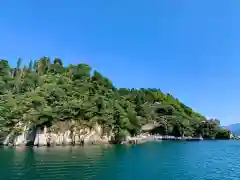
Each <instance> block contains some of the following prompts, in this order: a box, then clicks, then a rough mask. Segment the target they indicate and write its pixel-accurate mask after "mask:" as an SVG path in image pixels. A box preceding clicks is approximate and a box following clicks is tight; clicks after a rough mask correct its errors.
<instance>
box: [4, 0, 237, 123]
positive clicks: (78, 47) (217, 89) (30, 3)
mask: <svg viewBox="0 0 240 180" xmlns="http://www.w3.org/2000/svg"><path fill="white" fill-rule="evenodd" d="M0 9H1V11H0V12H1V15H0V58H5V59H8V60H9V62H10V64H11V65H15V64H16V60H17V57H19V56H20V57H22V58H23V60H24V61H25V62H27V61H28V60H30V59H37V58H39V57H41V56H50V57H60V58H62V59H63V60H64V63H65V64H69V63H80V62H84V63H88V64H89V65H91V66H92V67H93V68H94V69H97V70H98V71H100V72H101V73H102V74H103V75H105V76H107V77H109V78H110V79H111V80H112V81H113V83H114V84H115V86H117V87H134V88H140V87H151V88H153V87H155V88H160V89H162V91H164V92H169V93H172V94H173V95H174V96H176V97H178V98H179V99H180V100H182V101H183V102H184V103H186V104H187V105H189V106H191V107H192V108H193V109H194V110H196V111H198V112H200V113H203V114H204V115H205V116H207V117H216V118H219V119H220V120H221V122H222V124H224V125H226V124H231V123H234V122H240V106H239V102H240V50H239V48H240V11H239V10H240V1H239V0H84V1H83V0H41V1H35V0H8V1H7V0H2V1H1V2H0Z"/></svg>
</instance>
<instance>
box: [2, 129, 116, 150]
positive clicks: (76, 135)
mask: <svg viewBox="0 0 240 180" xmlns="http://www.w3.org/2000/svg"><path fill="white" fill-rule="evenodd" d="M17 126H18V127H19V126H21V127H23V132H22V133H21V134H20V135H18V136H15V135H14V133H13V132H11V133H10V134H9V135H8V136H7V137H6V138H5V140H4V142H3V144H4V145H8V144H12V145H16V146H18V145H26V144H27V143H28V142H33V144H34V145H35V146H47V145H48V144H49V145H71V144H76V145H77V144H80V143H81V141H82V140H84V143H86V144H88V143H89V144H92V143H95V142H96V141H100V142H106V143H107V142H108V141H109V140H111V135H112V134H111V133H110V136H107V135H104V136H103V137H102V136H101V135H102V132H103V130H102V127H101V126H100V125H98V124H96V125H95V126H94V128H92V129H90V128H87V127H83V128H80V129H78V130H76V128H75V129H73V130H72V131H70V130H69V129H68V130H65V131H64V132H56V133H55V132H48V129H47V127H46V126H45V127H44V129H43V130H41V129H40V128H37V129H36V132H35V133H34V134H33V133H32V134H30V131H29V128H28V127H27V126H26V125H24V126H23V124H18V125H17ZM34 137H35V139H34Z"/></svg>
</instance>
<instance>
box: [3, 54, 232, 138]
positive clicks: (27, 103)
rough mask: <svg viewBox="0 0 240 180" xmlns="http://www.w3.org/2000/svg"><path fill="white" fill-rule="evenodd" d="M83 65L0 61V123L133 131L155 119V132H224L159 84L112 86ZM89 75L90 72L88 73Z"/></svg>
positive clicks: (56, 61) (119, 134)
mask: <svg viewBox="0 0 240 180" xmlns="http://www.w3.org/2000/svg"><path fill="white" fill-rule="evenodd" d="M91 71H92V70H91V67H90V66H88V65H86V64H78V65H72V64H70V65H69V66H67V67H64V66H63V62H62V60H61V59H59V58H55V59H54V60H53V63H51V61H50V58H49V57H42V58H40V59H39V60H38V61H34V62H33V61H30V63H29V65H28V67H27V66H24V67H22V65H21V59H19V60H18V62H17V67H16V68H11V67H10V66H9V64H8V61H6V60H0V87H1V88H0V127H1V129H2V131H3V130H4V131H6V129H13V127H14V125H15V124H16V123H18V122H23V123H30V124H32V125H33V126H44V125H47V126H52V125H54V124H56V123H57V122H62V121H64V122H72V121H75V122H78V124H84V125H86V126H89V127H92V126H93V125H94V124H96V123H98V124H100V125H101V126H102V127H103V129H104V131H105V132H106V133H107V132H109V131H113V132H114V134H115V135H116V137H118V138H120V139H122V137H123V136H124V134H128V133H130V134H131V135H136V134H138V133H140V131H141V126H142V125H144V124H147V123H152V122H154V123H158V124H159V127H158V128H157V129H155V131H153V132H155V133H161V134H163V135H165V134H167V135H175V136H200V135H201V136H203V137H205V138H215V137H221V138H222V137H227V136H228V133H229V132H228V133H227V132H226V131H223V129H221V128H220V124H219V121H217V120H207V119H206V118H205V117H204V116H202V115H200V114H199V113H197V112H195V111H193V110H192V109H191V108H190V107H188V106H186V105H185V104H183V103H182V102H180V101H179V100H178V99H176V98H174V97H173V96H172V95H170V94H164V93H163V92H161V91H160V90H159V89H127V88H116V87H114V86H113V84H112V82H111V81H110V80H109V79H108V78H106V77H104V76H103V75H102V74H101V73H99V72H97V71H94V72H93V73H91ZM91 74H92V75H91Z"/></svg>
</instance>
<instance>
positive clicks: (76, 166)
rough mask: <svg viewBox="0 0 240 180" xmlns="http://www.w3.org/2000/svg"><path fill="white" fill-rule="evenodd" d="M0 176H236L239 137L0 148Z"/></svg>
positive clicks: (56, 179) (121, 179)
mask: <svg viewBox="0 0 240 180" xmlns="http://www.w3.org/2000/svg"><path fill="white" fill-rule="evenodd" d="M0 176H1V178H0V179H3V180H11V179H13V180H20V179H21V180H37V179H39V180H70V179H74V180H75V179H76V180H78V179H79V180H158V179H159V180H160V179H163V180H175V179H176V180H220V179H221V180H225V179H226V180H236V179H239V177H240V141H199V142H180V141H178V142H177V141H164V142H149V143H145V144H140V145H122V146H121V145H116V146H111V145H103V146H89V147H83V148H81V147H52V148H47V147H40V148H36V147H34V148H27V147H17V148H7V147H1V149H0Z"/></svg>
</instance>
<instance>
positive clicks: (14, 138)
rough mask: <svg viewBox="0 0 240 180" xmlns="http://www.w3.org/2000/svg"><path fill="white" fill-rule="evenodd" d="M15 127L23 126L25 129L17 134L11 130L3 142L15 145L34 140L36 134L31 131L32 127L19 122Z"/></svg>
mask: <svg viewBox="0 0 240 180" xmlns="http://www.w3.org/2000/svg"><path fill="white" fill-rule="evenodd" d="M15 128H22V129H23V131H22V132H21V133H20V134H19V135H16V134H15V133H14V132H11V133H10V134H9V135H8V136H7V137H6V138H5V140H4V142H3V144H4V145H8V144H12V145H15V146H20V145H26V144H27V143H28V142H31V141H33V140H34V134H32V132H31V131H30V129H29V128H28V127H27V126H26V125H24V124H23V123H21V122H19V123H17V124H16V126H15Z"/></svg>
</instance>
